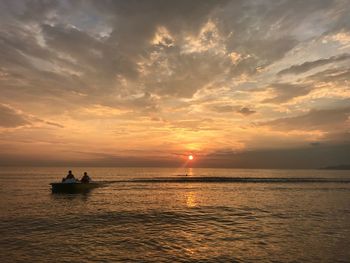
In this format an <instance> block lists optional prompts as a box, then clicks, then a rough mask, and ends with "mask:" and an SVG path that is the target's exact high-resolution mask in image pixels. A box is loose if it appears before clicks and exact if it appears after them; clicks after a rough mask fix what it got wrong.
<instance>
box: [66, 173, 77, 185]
mask: <svg viewBox="0 0 350 263" xmlns="http://www.w3.org/2000/svg"><path fill="white" fill-rule="evenodd" d="M76 181H77V180H76V179H75V177H74V175H73V174H72V171H70V170H69V171H68V174H67V176H66V178H63V179H62V183H75V182H76Z"/></svg>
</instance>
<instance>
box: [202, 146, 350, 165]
mask: <svg viewBox="0 0 350 263" xmlns="http://www.w3.org/2000/svg"><path fill="white" fill-rule="evenodd" d="M349 155H350V143H349V141H348V142H347V143H343V144H327V143H325V144H322V145H319V146H318V147H314V146H305V147H298V148H284V149H265V150H251V151H227V150H226V151H217V152H214V153H212V154H209V155H208V156H205V157H202V158H200V160H198V162H197V165H198V166H199V167H230V168H260V169H261V168H265V169H276V168H278V169H310V168H316V169H317V168H322V167H325V166H330V165H339V164H348V163H349V158H348V156H349Z"/></svg>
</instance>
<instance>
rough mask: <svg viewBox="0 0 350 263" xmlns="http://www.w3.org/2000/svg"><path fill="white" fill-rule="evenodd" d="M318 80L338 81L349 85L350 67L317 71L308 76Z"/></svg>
mask: <svg viewBox="0 0 350 263" xmlns="http://www.w3.org/2000/svg"><path fill="white" fill-rule="evenodd" d="M307 79H308V80H313V81H317V82H327V83H337V84H345V85H348V82H349V81H350V68H335V69H327V70H324V71H321V72H318V73H315V74H313V75H311V76H309V77H308V78H307Z"/></svg>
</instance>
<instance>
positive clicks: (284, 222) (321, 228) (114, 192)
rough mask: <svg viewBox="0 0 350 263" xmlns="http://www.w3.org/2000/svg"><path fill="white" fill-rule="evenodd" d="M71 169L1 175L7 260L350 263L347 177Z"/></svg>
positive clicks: (2, 257)
mask: <svg viewBox="0 0 350 263" xmlns="http://www.w3.org/2000/svg"><path fill="white" fill-rule="evenodd" d="M70 169H72V170H73V173H74V174H75V175H76V176H77V175H78V176H79V177H80V176H81V174H82V173H83V172H84V171H87V172H89V174H90V175H91V176H92V177H93V179H94V180H96V181H105V182H109V183H107V184H105V185H104V186H103V187H100V188H97V189H94V190H92V191H90V192H89V193H84V194H52V193H51V190H50V185H49V183H50V182H54V181H59V180H60V179H61V178H62V177H63V176H64V175H65V174H66V172H67V169H64V168H52V167H49V168H4V167H3V168H0V262H2V263H5V262H350V174H349V171H325V170H238V169H183V168H182V169H176V168H169V169H165V168H84V169H83V168H70ZM186 173H187V176H186V177H183V176H181V175H183V174H186ZM237 178H239V179H237Z"/></svg>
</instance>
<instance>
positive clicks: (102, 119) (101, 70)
mask: <svg viewBox="0 0 350 263" xmlns="http://www.w3.org/2000/svg"><path fill="white" fill-rule="evenodd" d="M349 14H350V3H349V1H347V0H344V1H342V0H339V1H320V0H317V1H312V0H310V1H304V0H303V1H298V0H296V1H275V0H271V1H267V0H266V1H258V0H255V1H253V0H252V1H249V0H248V1H243V0H242V1H219V0H218V1H205V0H200V1H199V0H191V1H188V0H182V1H179V0H177V1H170V0H169V1H168V0H166V1H165V0H147V1H136V0H127V1H100V0H98V1H97V0H96V1H63V0H62V1H13V0H8V1H4V0H1V1H0V165H74V164H76V165H116V166H118V165H123V166H127V165H131V166H132V165H137V166H143V165H155V166H157V165H159V166H166V165H172V166H177V165H179V166H180V165H183V164H184V162H186V160H187V157H188V155H190V154H193V156H194V160H193V161H192V162H193V166H213V167H251V168H315V167H322V166H327V165H338V164H348V163H350V161H349V159H350V157H349V156H350V131H349V128H350V15H349Z"/></svg>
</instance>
